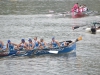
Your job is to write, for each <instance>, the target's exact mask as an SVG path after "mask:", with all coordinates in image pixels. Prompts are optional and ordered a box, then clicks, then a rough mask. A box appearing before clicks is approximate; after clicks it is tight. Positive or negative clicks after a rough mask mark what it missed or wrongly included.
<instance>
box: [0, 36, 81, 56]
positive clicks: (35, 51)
mask: <svg viewBox="0 0 100 75" xmlns="http://www.w3.org/2000/svg"><path fill="white" fill-rule="evenodd" d="M79 40H82V37H79V38H77V39H76V40H75V42H72V41H67V42H69V45H68V46H60V47H56V48H45V49H42V50H40V49H33V50H24V49H23V50H8V51H2V52H0V57H4V56H11V55H12V56H32V55H43V54H61V53H68V52H71V51H73V50H76V42H77V41H79ZM60 43H63V42H60Z"/></svg>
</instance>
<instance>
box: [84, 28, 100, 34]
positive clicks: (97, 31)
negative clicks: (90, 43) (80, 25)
mask: <svg viewBox="0 0 100 75" xmlns="http://www.w3.org/2000/svg"><path fill="white" fill-rule="evenodd" d="M85 31H86V32H91V28H86V29H85ZM96 33H100V29H98V30H96Z"/></svg>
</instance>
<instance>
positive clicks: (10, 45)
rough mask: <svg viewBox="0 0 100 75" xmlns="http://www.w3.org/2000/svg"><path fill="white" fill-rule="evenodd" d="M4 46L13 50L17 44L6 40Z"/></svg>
mask: <svg viewBox="0 0 100 75" xmlns="http://www.w3.org/2000/svg"><path fill="white" fill-rule="evenodd" d="M15 46H16V47H15ZM6 47H7V48H6V50H15V49H17V47H18V45H17V44H15V43H12V42H11V41H10V40H8V41H7V45H6Z"/></svg>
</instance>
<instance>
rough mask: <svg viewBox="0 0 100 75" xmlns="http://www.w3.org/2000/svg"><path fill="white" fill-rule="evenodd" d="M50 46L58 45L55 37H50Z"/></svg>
mask: <svg viewBox="0 0 100 75" xmlns="http://www.w3.org/2000/svg"><path fill="white" fill-rule="evenodd" d="M50 45H51V48H55V47H60V43H59V42H58V41H57V40H55V37H52V41H51V44H50Z"/></svg>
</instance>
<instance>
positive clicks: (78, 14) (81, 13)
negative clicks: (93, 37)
mask: <svg viewBox="0 0 100 75" xmlns="http://www.w3.org/2000/svg"><path fill="white" fill-rule="evenodd" d="M86 15H87V14H86V13H84V12H71V16H72V18H81V17H84V16H86Z"/></svg>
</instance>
